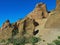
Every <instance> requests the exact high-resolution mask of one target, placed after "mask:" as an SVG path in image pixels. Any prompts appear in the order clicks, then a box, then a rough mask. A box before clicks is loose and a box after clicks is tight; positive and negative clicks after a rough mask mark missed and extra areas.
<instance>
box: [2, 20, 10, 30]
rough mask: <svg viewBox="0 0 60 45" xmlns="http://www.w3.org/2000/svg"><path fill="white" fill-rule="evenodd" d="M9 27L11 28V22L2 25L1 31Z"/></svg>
mask: <svg viewBox="0 0 60 45" xmlns="http://www.w3.org/2000/svg"><path fill="white" fill-rule="evenodd" d="M9 26H10V22H9V20H6V22H5V23H4V24H3V25H2V28H1V30H3V29H5V28H7V27H9Z"/></svg>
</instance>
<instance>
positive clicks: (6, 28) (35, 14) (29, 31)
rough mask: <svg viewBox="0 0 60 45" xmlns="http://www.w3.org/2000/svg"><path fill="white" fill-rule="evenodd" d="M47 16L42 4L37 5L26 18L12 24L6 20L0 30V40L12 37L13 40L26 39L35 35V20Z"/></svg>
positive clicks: (36, 23)
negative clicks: (23, 37)
mask: <svg viewBox="0 0 60 45" xmlns="http://www.w3.org/2000/svg"><path fill="white" fill-rule="evenodd" d="M47 14H48V13H47V10H46V5H45V4H43V3H39V4H37V5H36V7H35V9H34V10H33V11H32V12H31V13H30V14H28V16H27V17H26V18H24V19H22V20H19V21H17V22H15V23H14V24H10V22H9V20H7V21H6V22H5V23H4V24H3V26H2V27H1V29H0V39H8V38H11V37H12V36H13V38H20V37H22V36H25V37H26V38H29V37H32V36H33V35H35V32H34V30H35V28H36V27H37V26H38V25H39V23H38V22H36V20H38V19H39V20H40V19H42V18H45V17H47ZM16 31H18V33H16ZM36 32H38V31H36ZM15 33H16V34H15Z"/></svg>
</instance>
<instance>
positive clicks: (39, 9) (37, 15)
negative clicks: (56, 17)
mask: <svg viewBox="0 0 60 45" xmlns="http://www.w3.org/2000/svg"><path fill="white" fill-rule="evenodd" d="M47 15H48V13H47V10H46V5H45V4H43V3H39V4H37V5H36V7H35V9H34V10H33V11H32V12H31V13H30V14H29V15H28V17H29V18H32V19H41V18H45V17H47Z"/></svg>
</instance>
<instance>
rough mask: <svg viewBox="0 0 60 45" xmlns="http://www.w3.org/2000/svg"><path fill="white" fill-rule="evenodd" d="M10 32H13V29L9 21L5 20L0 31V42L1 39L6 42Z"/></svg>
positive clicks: (10, 34)
mask: <svg viewBox="0 0 60 45" xmlns="http://www.w3.org/2000/svg"><path fill="white" fill-rule="evenodd" d="M12 30H13V27H11V24H10V22H9V20H7V21H6V22H5V23H4V24H3V26H2V28H1V29H0V40H2V39H5V40H6V39H8V38H11V36H12Z"/></svg>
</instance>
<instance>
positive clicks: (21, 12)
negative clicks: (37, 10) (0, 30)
mask: <svg viewBox="0 0 60 45" xmlns="http://www.w3.org/2000/svg"><path fill="white" fill-rule="evenodd" d="M41 1H42V2H44V3H45V4H46V6H47V10H48V11H50V10H53V9H55V7H56V0H0V26H2V24H3V22H5V20H7V19H9V20H10V22H11V23H12V22H16V21H17V20H18V19H19V18H24V17H25V16H26V15H27V14H28V13H29V12H31V11H32V10H33V9H34V7H35V5H36V4H37V3H39V2H41Z"/></svg>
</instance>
